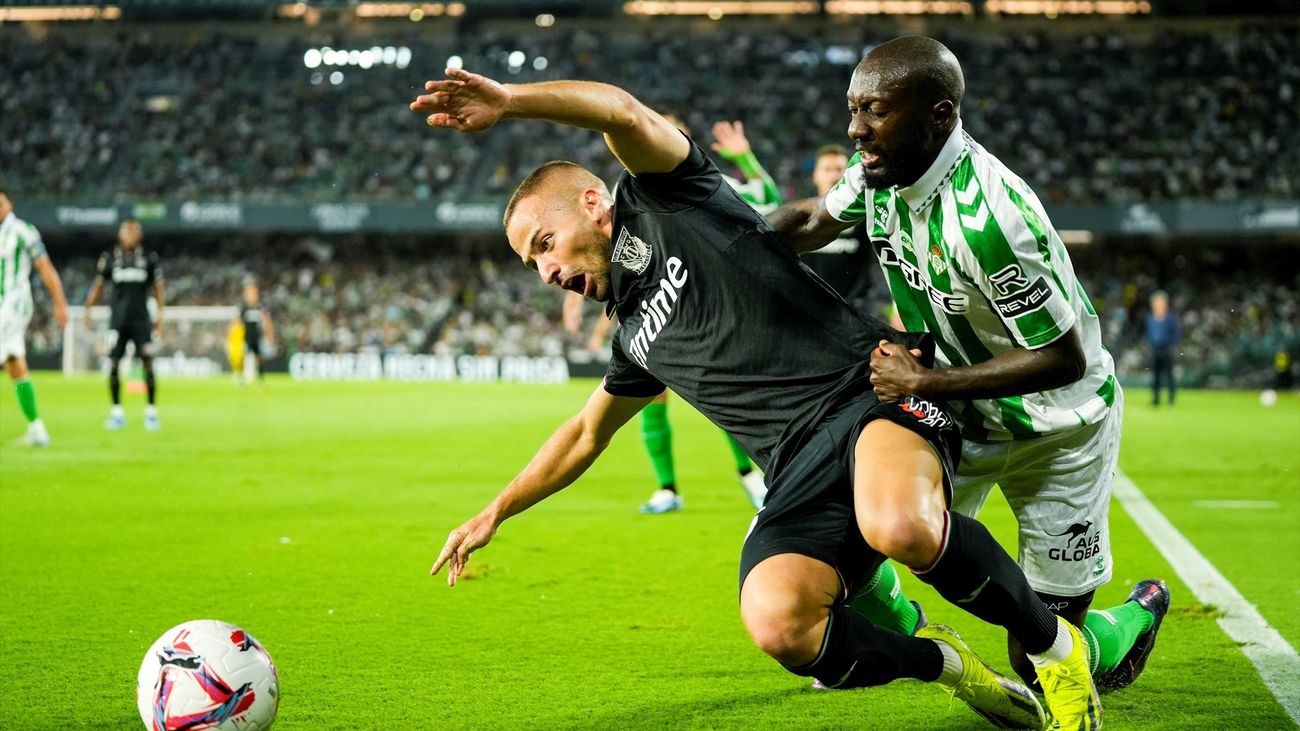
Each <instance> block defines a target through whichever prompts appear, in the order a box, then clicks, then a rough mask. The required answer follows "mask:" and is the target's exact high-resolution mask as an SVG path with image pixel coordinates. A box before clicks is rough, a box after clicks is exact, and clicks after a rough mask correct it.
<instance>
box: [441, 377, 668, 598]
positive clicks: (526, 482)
mask: <svg viewBox="0 0 1300 731" xmlns="http://www.w3.org/2000/svg"><path fill="white" fill-rule="evenodd" d="M648 403H650V399H648V398H646V399H637V398H621V397H617V396H612V395H610V394H609V393H607V392H606V391H605V389H604V386H603V385H602V386H601V387H600V388H597V389H596V392H595V393H593V394H592V395H591V398H590V399H588V400H587V405H586V406H584V407H583V409H582V411H581V412H579V413H578V414H577V415H576V416H574V417H573V418H571V419H569V420H568V421H566V422H564V424H563V425H562V426H561V427H560V428H559V429H557V430H556V432H555V433H554V434H552V435H551V438H550V439H548V440H546V443H545V444H543V445H542V448H541V449H540V450H538V451H537V454H536V456H534V457H533V459H532V461H531V462H529V463H528V466H527V467H525V468H524V471H523V472H521V473H519V476H518V477H516V478H515V479H514V480H512V481H511V482H510V484H509V485H508V486H506V489H505V490H502V491H501V494H500V495H498V496H497V497H496V499H495V500H493V501H492V502H491V503H489V504H488V506H487V507H486V508H484V509H483V510H482V512H480V513H479V514H478V515H476V516H474V517H473V518H470V519H469V520H468V521H466V522H465V523H464V524H463V525H461V526H460V527H459V528H456V529H455V530H453V531H452V532H451V534H450V535H449V536H447V542H446V543H445V544H443V547H442V552H441V553H439V554H438V558H437V560H435V561H434V563H433V568H432V569H431V570H430V573H431V574H437V573H438V571H439V570H441V569H442V567H443V566H444V565H445V566H447V583H448V584H449V585H451V586H455V585H456V577H457V576H459V575H460V574H461V572H462V571H464V569H465V563H466V562H467V561H469V556H470V554H471V553H473V552H474V551H476V550H478V549H479V548H482V547H483V546H485V545H487V544H488V542H489V541H491V540H492V537H493V536H494V535H496V531H497V528H498V527H500V525H501V523H502V522H504V521H505V519H506V518H509V517H511V516H513V515H518V514H519V513H522V512H523V511H525V510H527V509H528V508H530V507H532V506H533V505H536V504H537V503H539V502H541V501H542V500H544V499H546V498H547V497H549V496H551V495H554V494H555V493H557V492H559V491H560V490H563V489H564V488H565V487H567V486H569V485H570V484H572V483H573V481H574V480H576V479H578V478H579V477H580V476H581V475H582V473H584V472H586V471H587V468H588V467H590V466H591V465H592V463H593V462H595V461H596V457H598V456H600V453H601V452H603V451H604V450H605V447H606V446H608V445H609V440H610V439H611V438H612V437H613V436H614V433H615V432H617V431H618V429H619V427H621V426H623V425H624V424H626V423H627V421H628V420H629V419H631V418H632V417H633V416H635V415H636V414H637V412H639V411H640V410H641V409H642V408H643V407H645V405H646V404H648Z"/></svg>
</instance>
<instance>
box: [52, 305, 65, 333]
mask: <svg viewBox="0 0 1300 731" xmlns="http://www.w3.org/2000/svg"><path fill="white" fill-rule="evenodd" d="M54 321H55V322H57V323H59V329H60V330H62V329H63V328H65V327H67V326H68V306H67V305H55V306H54Z"/></svg>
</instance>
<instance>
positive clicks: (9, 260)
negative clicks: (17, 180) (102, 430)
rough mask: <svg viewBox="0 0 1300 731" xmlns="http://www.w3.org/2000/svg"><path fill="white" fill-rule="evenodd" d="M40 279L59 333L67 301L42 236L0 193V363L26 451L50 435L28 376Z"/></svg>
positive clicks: (46, 443)
mask: <svg viewBox="0 0 1300 731" xmlns="http://www.w3.org/2000/svg"><path fill="white" fill-rule="evenodd" d="M33 267H35V268H36V271H37V272H39V273H40V275H41V281H42V282H44V283H45V290H46V291H47V292H49V293H50V299H51V300H53V301H54V321H55V322H57V323H58V324H59V329H60V330H62V329H63V326H64V325H67V324H68V301H67V300H66V299H65V298H64V296H63V283H62V281H60V279H59V273H58V272H57V271H55V269H54V264H52V263H51V262H50V255H49V254H47V253H46V252H45V244H44V243H42V242H41V234H40V232H39V231H37V230H36V228H35V227H34V226H32V225H31V224H30V223H27V222H26V221H24V220H22V219H21V218H19V217H18V216H16V215H14V207H13V203H12V202H10V200H9V195H8V194H7V193H6V192H5V191H4V190H0V360H2V361H4V364H5V370H6V371H8V373H9V377H10V378H12V379H13V381H14V392H15V393H16V394H17V395H18V406H19V408H21V409H22V412H23V416H24V417H26V419H27V433H26V434H25V435H23V437H22V438H21V439H20V440H19V443H20V444H23V445H25V446H29V447H47V446H49V444H50V435H49V432H47V431H46V429H45V422H43V421H41V418H40V415H39V414H38V412H37V410H36V390H35V389H34V388H33V387H32V379H31V377H30V376H29V375H28V374H27V343H26V342H25V338H26V334H27V323H28V322H29V321H30V320H31V318H32V268H33Z"/></svg>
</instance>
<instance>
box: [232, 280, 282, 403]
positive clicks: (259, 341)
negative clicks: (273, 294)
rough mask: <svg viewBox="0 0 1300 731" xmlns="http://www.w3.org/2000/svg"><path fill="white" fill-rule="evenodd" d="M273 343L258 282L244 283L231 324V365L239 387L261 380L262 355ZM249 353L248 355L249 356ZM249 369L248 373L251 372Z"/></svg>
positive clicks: (269, 315) (273, 327)
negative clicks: (237, 308) (236, 311)
mask: <svg viewBox="0 0 1300 731" xmlns="http://www.w3.org/2000/svg"><path fill="white" fill-rule="evenodd" d="M274 342H275V326H274V325H273V324H272V323H271V313H270V312H268V311H267V309H266V307H264V306H263V305H262V295H261V292H260V291H259V290H258V287H257V283H256V282H253V281H251V280H249V281H246V282H245V283H244V291H243V295H242V297H241V299H240V301H239V312H238V313H236V315H235V320H234V322H232V323H231V325H230V342H229V344H228V348H229V351H230V367H231V369H232V370H233V371H234V372H235V380H236V382H237V383H239V384H240V385H241V386H242V385H245V384H247V383H251V382H253V381H254V380H256V381H258V382H261V381H262V375H263V374H262V354H263V352H264V351H265V350H266V349H267V348H268V347H270V346H271V345H272V344H273V343H274ZM250 356H251V357H250ZM250 371H251V373H250Z"/></svg>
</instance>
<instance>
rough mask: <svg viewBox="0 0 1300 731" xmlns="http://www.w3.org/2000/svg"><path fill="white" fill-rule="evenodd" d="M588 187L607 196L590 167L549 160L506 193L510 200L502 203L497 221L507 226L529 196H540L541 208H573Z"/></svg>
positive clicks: (605, 190) (603, 185) (602, 185)
mask: <svg viewBox="0 0 1300 731" xmlns="http://www.w3.org/2000/svg"><path fill="white" fill-rule="evenodd" d="M592 188H594V189H596V190H597V191H599V192H601V193H603V194H604V195H605V197H609V191H608V190H607V189H606V188H605V182H604V181H603V180H601V179H600V178H598V177H596V176H595V175H594V174H593V173H592V172H591V171H590V170H588V169H586V168H584V167H582V166H581V165H578V164H576V163H571V162H568V161H567V160H552V161H551V162H548V163H546V164H544V165H542V166H541V167H539V168H537V169H536V170H534V171H532V172H531V173H529V174H528V177H526V178H524V179H523V182H521V183H520V184H519V187H518V188H515V192H514V195H512V196H510V202H509V203H507V204H506V212H505V216H503V217H502V221H501V224H502V226H504V227H505V228H506V229H509V228H510V219H512V218H514V216H515V210H516V209H517V208H518V207H519V205H520V204H521V203H523V202H524V201H525V200H528V199H530V198H542V199H544V200H543V201H542V202H543V203H544V207H545V208H552V207H556V206H560V207H564V206H573V207H574V208H576V207H577V206H578V201H579V199H580V198H581V197H582V193H583V191H585V190H588V189H592Z"/></svg>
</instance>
